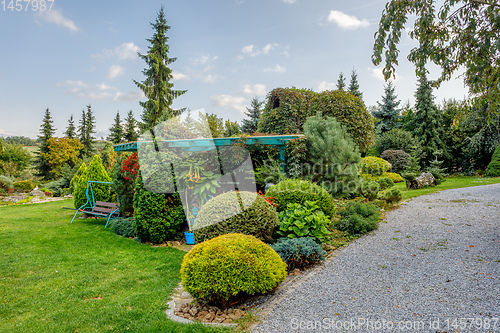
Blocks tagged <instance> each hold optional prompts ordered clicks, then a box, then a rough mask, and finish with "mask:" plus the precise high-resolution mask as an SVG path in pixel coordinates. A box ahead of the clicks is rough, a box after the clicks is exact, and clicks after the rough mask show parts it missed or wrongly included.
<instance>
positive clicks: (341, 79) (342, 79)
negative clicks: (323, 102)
mask: <svg viewBox="0 0 500 333" xmlns="http://www.w3.org/2000/svg"><path fill="white" fill-rule="evenodd" d="M344 88H345V77H344V74H342V72H340V75H339V79H338V80H337V90H344Z"/></svg>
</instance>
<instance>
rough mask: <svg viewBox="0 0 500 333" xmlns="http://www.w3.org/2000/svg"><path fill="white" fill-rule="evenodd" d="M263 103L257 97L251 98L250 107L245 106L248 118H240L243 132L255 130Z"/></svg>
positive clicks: (253, 131)
mask: <svg viewBox="0 0 500 333" xmlns="http://www.w3.org/2000/svg"><path fill="white" fill-rule="evenodd" d="M263 103H264V102H263V101H259V99H258V98H257V97H254V98H252V102H251V103H250V106H251V109H249V108H247V112H245V115H246V116H247V117H248V119H243V120H242V126H241V130H242V131H243V133H250V134H251V133H255V132H257V125H258V123H259V118H260V114H261V107H262V104H263Z"/></svg>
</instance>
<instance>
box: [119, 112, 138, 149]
mask: <svg viewBox="0 0 500 333" xmlns="http://www.w3.org/2000/svg"><path fill="white" fill-rule="evenodd" d="M136 125H137V121H136V120H135V118H134V114H133V113H132V110H130V111H129V112H128V114H127V118H126V119H125V132H124V133H123V139H125V142H135V141H137V138H138V135H137V132H136Z"/></svg>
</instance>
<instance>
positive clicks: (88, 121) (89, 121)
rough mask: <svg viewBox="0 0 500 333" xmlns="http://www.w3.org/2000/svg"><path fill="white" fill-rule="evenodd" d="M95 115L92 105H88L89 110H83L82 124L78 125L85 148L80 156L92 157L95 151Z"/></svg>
mask: <svg viewBox="0 0 500 333" xmlns="http://www.w3.org/2000/svg"><path fill="white" fill-rule="evenodd" d="M93 134H95V116H94V113H93V111H92V106H91V105H90V104H89V105H87V112H85V110H82V117H81V119H80V126H79V127H78V136H79V139H80V142H81V143H82V144H83V149H82V150H81V152H80V157H90V156H92V154H93V153H94V152H95V147H94V144H95V138H94V137H93Z"/></svg>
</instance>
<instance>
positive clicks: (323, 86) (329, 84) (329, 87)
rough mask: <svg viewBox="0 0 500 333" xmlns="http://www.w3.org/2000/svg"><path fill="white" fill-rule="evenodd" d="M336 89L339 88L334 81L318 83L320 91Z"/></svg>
mask: <svg viewBox="0 0 500 333" xmlns="http://www.w3.org/2000/svg"><path fill="white" fill-rule="evenodd" d="M334 89H337V85H336V84H335V83H332V82H327V81H321V82H320V83H319V84H318V91H325V90H334Z"/></svg>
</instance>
